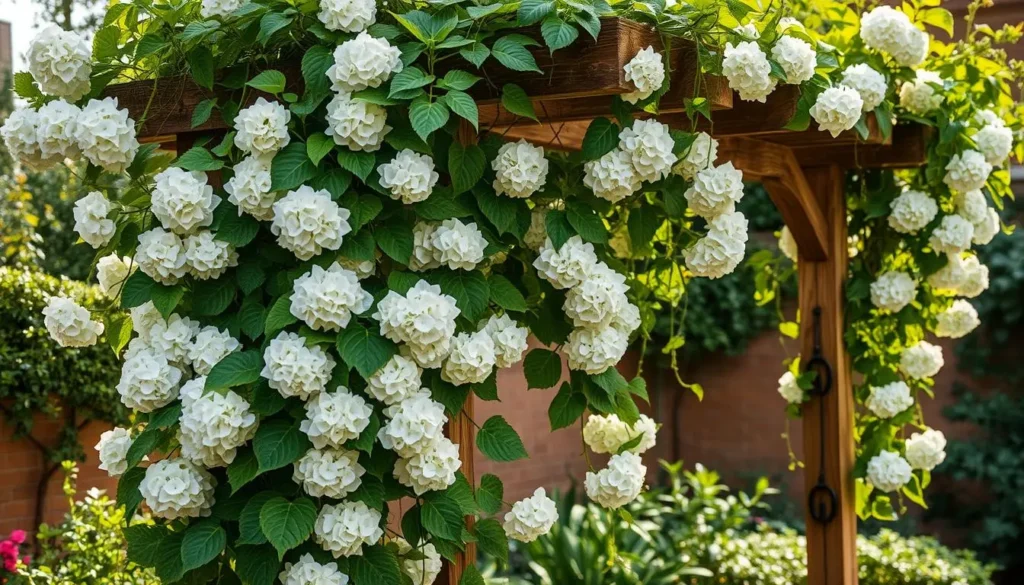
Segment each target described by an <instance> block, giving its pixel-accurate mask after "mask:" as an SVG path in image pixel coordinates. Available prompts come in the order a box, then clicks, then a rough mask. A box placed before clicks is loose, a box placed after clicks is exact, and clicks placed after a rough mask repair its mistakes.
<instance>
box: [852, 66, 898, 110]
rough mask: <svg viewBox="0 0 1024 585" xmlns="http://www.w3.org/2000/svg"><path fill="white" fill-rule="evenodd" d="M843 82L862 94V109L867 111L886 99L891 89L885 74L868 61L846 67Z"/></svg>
mask: <svg viewBox="0 0 1024 585" xmlns="http://www.w3.org/2000/svg"><path fill="white" fill-rule="evenodd" d="M841 83H842V84H843V85H845V86H846V87H849V88H851V89H853V90H854V91H856V92H857V93H858V94H859V95H860V99H861V104H862V105H861V109H862V110H863V111H865V112H870V111H871V110H874V109H875V108H876V107H878V105H879V104H881V103H882V102H883V101H885V94H886V92H887V91H888V90H889V84H888V82H886V80H885V75H883V74H881V73H879V72H878V71H875V70H874V69H872V68H871V66H870V65H868V64H867V63H858V64H856V65H851V66H849V67H847V68H846V69H844V70H843V78H842V81H841Z"/></svg>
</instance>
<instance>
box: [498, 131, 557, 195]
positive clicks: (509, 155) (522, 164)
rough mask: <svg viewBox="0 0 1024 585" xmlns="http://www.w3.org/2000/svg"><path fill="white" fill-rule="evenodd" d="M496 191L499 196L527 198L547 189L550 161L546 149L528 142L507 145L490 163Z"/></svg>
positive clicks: (520, 141)
mask: <svg viewBox="0 0 1024 585" xmlns="http://www.w3.org/2000/svg"><path fill="white" fill-rule="evenodd" d="M491 168H492V169H494V191H495V192H496V193H497V194H498V195H506V196H508V197H515V198H520V199H522V198H525V197H529V196H530V195H533V194H534V193H536V192H537V191H539V190H540V189H541V188H542V187H544V182H545V181H546V180H547V178H548V160H547V159H546V158H544V149H543V148H541V147H539V146H534V145H532V144H530V143H529V142H527V141H526V140H523V139H520V140H519V141H517V142H506V143H505V144H503V145H501V148H499V149H498V156H496V157H494V160H493V161H491Z"/></svg>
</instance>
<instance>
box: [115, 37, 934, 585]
mask: <svg viewBox="0 0 1024 585" xmlns="http://www.w3.org/2000/svg"><path fill="white" fill-rule="evenodd" d="M518 32H522V33H523V34H526V35H528V36H531V37H533V38H536V39H540V31H539V28H538V27H528V28H525V29H523V30H521V31H518ZM649 45H653V46H655V47H656V48H658V49H659V50H663V48H662V44H661V40H660V36H659V35H658V34H657V33H656V32H655V31H654V30H652V29H649V28H647V27H645V26H642V25H639V24H637V23H634V22H631V21H628V20H624V19H618V18H609V19H604V20H603V21H602V26H601V33H600V35H599V38H598V40H597V41H596V42H595V41H592V40H590V39H589V38H585V39H584V38H581V39H580V40H579V41H577V42H576V43H575V44H573V45H572V46H571V47H568V48H566V49H564V50H561V51H559V52H557V53H556V54H555V55H554V56H551V55H550V54H549V53H548V50H547V48H545V47H542V46H541V47H535V48H534V49H533V50H532V53H533V56H534V58H535V59H536V61H537V64H538V66H539V67H540V69H541V70H542V71H543V74H541V75H538V74H536V73H535V72H534V73H531V72H515V71H511V70H508V69H505V68H503V67H498V66H489V67H484V69H483V71H482V72H481V75H483V76H484V78H485V80H486V82H485V83H478V84H477V85H476V86H475V87H474V88H473V89H472V90H471V91H470V93H471V95H473V97H474V98H475V99H476V100H477V104H478V108H479V111H480V130H481V132H484V131H491V132H498V133H501V134H503V135H504V136H505V137H506V138H509V139H516V138H524V139H526V140H528V141H530V142H533V143H536V144H540V145H543V146H545V147H547V148H553V149H563V150H578V149H580V147H581V144H582V141H583V136H584V133H585V131H586V129H587V126H588V125H589V124H590V121H591V120H593V119H594V118H596V117H600V116H606V117H612V111H611V101H612V100H611V99H610V98H611V96H613V95H617V94H622V93H626V92H629V91H631V90H632V89H633V88H632V87H631V85H630V84H629V83H628V82H627V81H626V80H625V78H624V72H623V66H624V65H625V64H626V63H627V62H629V60H630V59H632V58H633V56H634V55H636V53H637V52H638V51H640V50H641V49H643V48H645V47H647V46H649ZM492 63H493V61H492ZM670 63H671V67H672V73H671V76H670V83H671V86H670V87H671V89H670V91H669V92H668V93H667V94H666V95H665V96H664V97H663V98H662V100H661V102H660V110H659V114H658V115H657V119H658V120H660V121H661V122H663V123H665V124H668V125H669V126H672V127H675V128H680V129H685V130H687V131H690V130H693V129H694V127H693V122H692V121H691V120H690V119H689V118H688V117H687V116H686V114H685V113H684V112H685V107H684V99H685V98H692V97H694V96H698V95H699V96H701V97H703V98H706V99H707V100H708V104H709V106H710V109H711V110H712V112H713V115H712V117H713V120H714V121H713V122H711V123H708V122H707V121H706V120H701V121H700V122H699V123H698V125H697V127H696V128H697V129H699V130H703V131H706V132H709V133H710V134H712V135H713V136H714V137H715V138H717V139H718V140H719V141H720V148H719V160H721V161H732V163H733V165H735V166H736V168H738V169H740V170H742V171H743V173H744V176H745V177H746V178H749V179H755V180H759V181H761V182H762V183H763V184H764V185H765V187H766V189H767V190H768V193H769V194H770V196H771V198H772V200H773V201H774V203H775V205H776V206H777V207H778V208H779V211H780V212H781V214H782V216H783V219H784V220H785V222H786V225H787V226H789V228H790V230H791V231H792V233H793V237H794V239H795V240H796V242H797V245H798V247H799V253H800V258H799V278H800V284H799V296H800V299H799V306H800V311H801V315H802V316H803V319H802V323H801V349H802V355H803V357H804V362H805V363H806V362H807V361H809V360H810V359H811V357H812V356H814V355H817V356H818V357H819V358H820V360H821V362H822V363H827V364H829V366H830V370H831V375H830V376H829V377H830V378H831V384H830V391H828V392H827V393H825V394H824V395H823V396H821V397H818V398H815V399H813V400H811V401H809V402H808V403H806V405H805V406H804V410H803V428H804V453H805V460H806V468H805V478H806V480H805V490H806V491H807V494H806V495H807V497H808V500H809V501H812V502H814V503H815V504H816V505H818V506H821V505H826V504H828V502H826V501H825V500H828V499H829V496H828V491H829V490H831V492H832V494H834V498H835V508H834V517H832V518H831V519H830V520H829V521H828V522H822V521H819V520H817V519H815V517H814V515H813V514H811V512H810V511H808V514H807V548H808V551H807V552H808V573H809V575H808V583H809V584H811V585H854V584H856V582H857V557H856V522H857V519H856V514H855V497H854V480H853V475H852V471H853V464H854V436H853V408H854V407H853V389H852V384H851V369H850V360H849V356H848V355H847V354H846V349H845V347H844V344H843V329H844V328H843V306H844V300H843V287H844V282H845V279H846V274H847V261H848V258H847V242H846V235H847V232H846V201H845V194H844V175H845V171H846V170H848V169H852V168H909V167H917V166H921V165H923V164H924V162H925V158H926V153H927V142H928V138H929V137H928V133H927V131H926V130H927V129H926V128H924V127H922V126H917V125H900V126H896V127H895V128H894V130H893V132H892V133H891V136H890V137H888V138H883V135H882V133H881V132H880V131H879V130H878V128H876V127H874V126H870V127H869V132H868V136H867V138H866V139H865V138H861V136H860V135H859V134H857V133H856V132H854V131H849V132H845V133H843V134H841V135H840V136H838V137H836V138H833V137H832V136H831V135H829V134H828V133H826V132H821V131H818V129H817V128H815V127H814V125H813V123H812V125H811V128H810V129H808V130H804V131H791V130H787V129H786V128H785V126H786V125H787V123H788V122H789V121H790V119H791V118H792V117H793V115H794V114H795V113H796V111H797V102H798V100H799V93H798V91H797V88H795V87H793V86H781V87H779V88H778V89H777V90H776V91H775V92H774V93H773V94H772V95H771V96H769V97H768V99H767V102H766V103H763V104H762V103H756V102H743V101H740V100H739V98H738V97H735V96H734V95H733V93H732V91H731V90H729V88H728V85H727V83H726V82H725V80H724V79H721V78H717V77H711V76H701V75H699V74H698V73H699V64H698V62H697V58H696V52H695V48H694V47H693V46H692V45H690V44H687V43H685V42H678V43H677V44H676V45H675V46H673V47H672V49H671V53H670ZM276 69H278V70H280V71H282V72H284V73H285V74H286V76H287V78H288V82H289V86H288V88H289V89H288V90H289V91H294V92H296V93H301V90H302V77H301V74H300V72H299V67H298V66H297V64H281V65H280V66H277V67H276ZM442 74H443V73H442ZM506 83H515V84H517V85H519V86H520V87H522V88H523V89H524V90H525V91H526V93H527V94H528V95H529V96H531V98H532V99H533V102H534V107H535V110H536V112H537V115H538V118H539V122H536V121H534V120H530V119H525V118H520V117H518V116H516V115H514V114H512V113H510V112H508V111H506V110H505V109H504V108H503V107H502V106H501V105H500V102H499V96H500V90H501V87H502V86H503V85H504V84H506ZM229 93H230V92H229V91H227V90H224V91H223V92H221V91H210V90H207V89H205V88H202V87H200V86H198V85H196V84H195V83H194V82H193V81H192V80H191V79H190V78H186V77H178V78H164V79H160V80H158V81H152V80H149V81H139V82H133V83H127V84H122V85H116V86H112V87H110V88H108V90H107V92H106V95H109V96H113V97H117V98H118V100H119V102H120V105H121V106H122V107H124V108H127V109H128V110H129V112H130V113H131V116H132V117H133V118H134V119H136V120H140V119H142V118H143V113H144V112H145V113H146V115H145V121H144V124H143V125H142V126H141V128H140V129H139V138H140V140H141V141H143V142H146V141H149V142H154V141H159V142H161V143H163V144H165V145H166V146H167V147H168V148H172V149H176V150H177V151H178V153H179V154H180V153H182V152H184V151H185V150H187V149H188V147H189V146H191V145H192V144H193V143H194V141H195V140H196V139H197V138H198V137H201V136H211V135H216V134H222V133H223V132H225V131H226V130H227V129H228V125H227V124H225V123H224V121H223V120H221V119H220V117H219V116H218V115H216V114H215V115H214V116H212V117H210V119H208V120H207V121H206V122H204V123H203V124H201V125H199V126H198V127H196V128H193V127H192V126H191V121H192V112H193V110H194V109H195V107H196V106H197V105H198V104H199V103H200V102H201V101H203V100H204V99H207V98H209V97H215V96H217V95H221V94H222V96H227V95H228V94H229ZM253 99H255V96H253ZM222 103H223V102H222ZM640 115H648V114H640ZM467 129H468V134H469V137H470V138H469V139H473V138H475V132H474V131H473V128H472V127H471V126H469V125H468V124H464V127H463V129H462V130H463V131H460V136H463V137H464V136H465V135H466V132H465V130H467ZM213 182H217V178H214V179H213ZM814 315H818V316H819V317H818V318H814V317H813V316H814ZM816 325H817V327H816ZM816 329H817V331H816ZM816 350H817V352H816ZM819 377H823V376H819ZM471 408H472V396H471V397H470V401H469V402H467V410H469V411H470V412H471ZM448 434H449V436H450V437H451V439H452V440H453V441H454V442H457V443H459V445H460V456H461V458H462V461H463V470H464V472H465V474H466V476H467V477H472V476H473V471H472V470H473V426H472V425H471V424H470V423H469V421H468V419H466V417H464V416H459V417H458V418H456V419H455V420H453V421H452V422H451V423H449V428H448ZM819 455H820V456H819ZM818 484H821V485H823V486H827V488H826V489H821V488H819V489H818V490H817V491H816V492H815V493H814V494H811V492H812V490H814V489H815V486H816V485H818ZM826 511H828V510H826ZM826 515H829V514H826ZM474 557H475V551H474V550H473V544H472V543H470V544H468V545H467V550H466V552H465V553H464V554H462V555H461V556H460V558H459V559H457V560H456V561H455V562H453V563H449V564H448V565H447V567H446V570H445V571H443V572H442V575H441V577H440V578H439V581H438V582H439V583H441V584H446V585H455V584H457V583H458V581H459V578H460V576H461V574H462V570H463V568H464V567H465V566H466V563H467V562H472V560H473V559H474Z"/></svg>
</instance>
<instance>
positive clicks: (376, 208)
mask: <svg viewBox="0 0 1024 585" xmlns="http://www.w3.org/2000/svg"><path fill="white" fill-rule="evenodd" d="M339 203H340V204H341V206H342V207H344V208H345V209H348V211H349V214H350V215H349V218H348V224H349V225H350V226H352V231H353V232H357V231H359V230H361V229H362V227H363V226H364V225H366V224H368V223H369V222H370V221H372V220H373V218H375V217H377V215H378V214H379V213H380V212H381V210H382V209H384V206H383V205H382V204H381V202H380V198H378V197H377V196H376V195H359V194H357V193H355V192H351V193H349V194H347V195H345V196H343V197H342V198H341V201H339Z"/></svg>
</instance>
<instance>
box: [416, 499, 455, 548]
mask: <svg viewBox="0 0 1024 585" xmlns="http://www.w3.org/2000/svg"><path fill="white" fill-rule="evenodd" d="M420 522H422V524H423V528H424V529H426V531H427V532H429V533H430V534H432V535H434V536H437V537H439V538H443V539H445V540H458V539H459V535H461V534H462V529H463V526H464V520H463V517H462V508H461V507H459V504H458V503H457V502H456V501H455V500H454V499H452V498H451V497H449V496H448V494H446V493H444V492H430V493H428V494H427V495H426V497H425V498H424V499H423V503H422V504H420Z"/></svg>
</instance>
